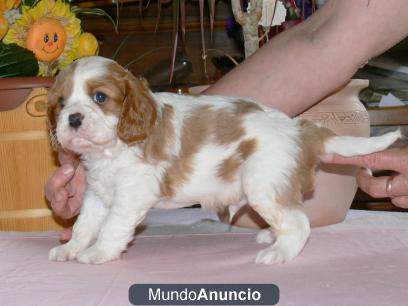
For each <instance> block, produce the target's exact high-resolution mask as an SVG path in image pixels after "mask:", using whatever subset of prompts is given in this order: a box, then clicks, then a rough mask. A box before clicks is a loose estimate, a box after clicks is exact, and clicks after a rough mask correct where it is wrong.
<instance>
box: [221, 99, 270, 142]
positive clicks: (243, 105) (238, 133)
mask: <svg viewBox="0 0 408 306" xmlns="http://www.w3.org/2000/svg"><path fill="white" fill-rule="evenodd" d="M261 110H262V109H261V108H260V107H259V105H257V104H255V103H253V102H248V101H245V100H238V101H236V102H234V108H233V109H232V111H228V110H227V111H220V112H217V113H215V114H214V115H215V117H216V118H215V122H214V123H213V124H214V126H215V138H216V141H217V143H218V144H221V145H224V144H229V143H231V142H234V141H237V140H238V139H240V138H241V137H242V136H244V134H245V129H244V127H243V123H242V121H243V119H244V116H246V115H248V114H249V113H252V112H255V111H261Z"/></svg>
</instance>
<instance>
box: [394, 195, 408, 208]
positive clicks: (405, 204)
mask: <svg viewBox="0 0 408 306" xmlns="http://www.w3.org/2000/svg"><path fill="white" fill-rule="evenodd" d="M391 202H392V203H393V204H394V205H395V206H398V207H401V208H408V196H401V197H396V198H393V199H391Z"/></svg>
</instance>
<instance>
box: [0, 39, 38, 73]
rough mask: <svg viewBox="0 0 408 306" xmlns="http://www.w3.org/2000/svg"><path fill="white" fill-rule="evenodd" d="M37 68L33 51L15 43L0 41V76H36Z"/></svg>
mask: <svg viewBox="0 0 408 306" xmlns="http://www.w3.org/2000/svg"><path fill="white" fill-rule="evenodd" d="M38 70H39V67H38V61H37V59H36V57H35V55H34V53H33V52H31V51H30V50H27V49H25V48H23V47H20V46H18V45H16V44H9V45H7V44H5V43H3V42H0V77H3V78H5V77H16V76H36V75H37V74H38Z"/></svg>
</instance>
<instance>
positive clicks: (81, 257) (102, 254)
mask: <svg viewBox="0 0 408 306" xmlns="http://www.w3.org/2000/svg"><path fill="white" fill-rule="evenodd" d="M119 257H120V253H119V254H116V253H114V252H108V251H106V250H103V249H101V248H99V247H98V246H96V245H93V246H91V247H90V248H89V249H86V250H84V251H82V252H79V253H78V255H77V256H76V260H77V261H78V262H80V263H84V264H94V265H99V264H103V263H105V262H108V261H111V260H115V259H119Z"/></svg>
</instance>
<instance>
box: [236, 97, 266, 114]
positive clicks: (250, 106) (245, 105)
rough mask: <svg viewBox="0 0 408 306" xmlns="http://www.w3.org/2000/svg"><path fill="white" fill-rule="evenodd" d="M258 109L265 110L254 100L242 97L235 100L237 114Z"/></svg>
mask: <svg viewBox="0 0 408 306" xmlns="http://www.w3.org/2000/svg"><path fill="white" fill-rule="evenodd" d="M257 111H263V109H262V108H261V107H260V106H259V105H258V104H256V103H254V102H251V101H246V100H242V99H240V100H238V101H237V102H235V112H236V114H237V115H246V114H249V113H253V112H257Z"/></svg>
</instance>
